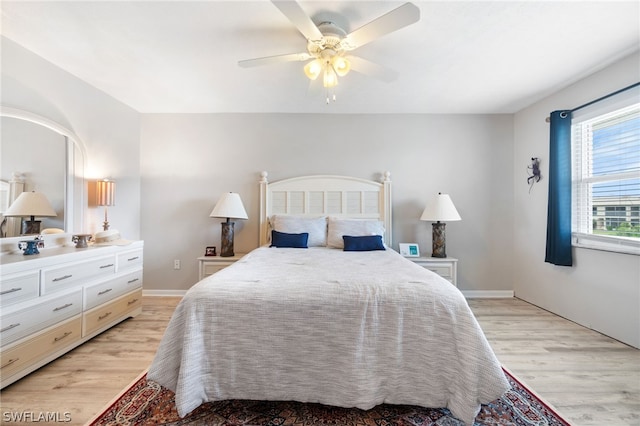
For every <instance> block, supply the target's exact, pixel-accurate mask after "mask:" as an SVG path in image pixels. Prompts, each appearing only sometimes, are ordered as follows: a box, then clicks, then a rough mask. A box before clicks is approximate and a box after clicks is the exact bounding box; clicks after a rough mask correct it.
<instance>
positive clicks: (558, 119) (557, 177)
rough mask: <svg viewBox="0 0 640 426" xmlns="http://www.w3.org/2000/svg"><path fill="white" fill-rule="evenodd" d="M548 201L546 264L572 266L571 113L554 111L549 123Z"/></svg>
mask: <svg viewBox="0 0 640 426" xmlns="http://www.w3.org/2000/svg"><path fill="white" fill-rule="evenodd" d="M550 123H551V124H550V128H551V130H550V140H549V201H548V205H547V250H546V254H545V259H544V260H545V262H548V263H552V264H554V265H560V266H572V265H573V256H572V252H571V111H567V110H564V111H554V112H552V113H551V120H550Z"/></svg>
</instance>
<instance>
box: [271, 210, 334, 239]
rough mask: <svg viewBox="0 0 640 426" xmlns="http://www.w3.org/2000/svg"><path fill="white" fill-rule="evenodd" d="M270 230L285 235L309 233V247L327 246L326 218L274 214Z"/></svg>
mask: <svg viewBox="0 0 640 426" xmlns="http://www.w3.org/2000/svg"><path fill="white" fill-rule="evenodd" d="M270 222H271V228H272V229H274V230H275V231H278V232H286V233H287V234H300V233H302V232H307V233H309V241H308V242H307V244H308V246H309V247H320V246H326V245H327V218H326V217H324V216H322V217H306V216H295V215H284V214H274V215H273V216H271V219H270Z"/></svg>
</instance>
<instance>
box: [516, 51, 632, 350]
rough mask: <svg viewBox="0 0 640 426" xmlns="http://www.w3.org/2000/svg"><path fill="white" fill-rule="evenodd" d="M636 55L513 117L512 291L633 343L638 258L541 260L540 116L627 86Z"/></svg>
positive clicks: (543, 138)
mask: <svg viewBox="0 0 640 426" xmlns="http://www.w3.org/2000/svg"><path fill="white" fill-rule="evenodd" d="M639 77H640V57H639V55H638V54H637V53H636V54H634V55H632V56H629V57H627V58H625V59H624V60H622V61H619V62H618V63H616V64H614V65H613V66H610V67H608V68H606V69H605V70H603V71H600V72H598V73H596V74H594V75H592V76H590V77H588V78H585V79H583V80H581V81H579V82H578V83H576V84H573V85H572V86H570V87H569V88H567V89H564V90H561V91H560V92H558V93H556V94H554V95H553V96H550V97H548V98H546V99H544V100H542V101H540V102H538V103H536V104H535V105H532V106H531V107H529V108H526V109H524V110H522V111H520V112H518V113H517V114H516V115H515V121H514V131H515V146H514V157H513V158H514V160H513V163H514V164H515V167H514V182H515V196H514V199H515V217H516V223H515V228H514V229H515V231H514V242H515V243H514V250H515V252H514V256H513V259H514V261H515V265H514V269H515V276H514V279H513V282H514V284H515V293H516V296H517V297H519V298H522V299H524V300H527V301H529V302H531V303H534V304H536V305H539V306H541V307H543V308H545V309H548V310H550V311H552V312H554V313H557V314H559V315H562V316H564V317H566V318H569V319H571V320H573V321H576V322H577V323H579V324H582V325H585V326H587V327H591V328H593V329H594V330H598V331H600V332H602V333H604V334H607V335H609V336H612V337H614V338H616V339H619V340H621V341H623V342H626V343H629V344H631V345H633V346H635V347H640V258H639V257H638V256H632V255H627V254H617V253H609V252H604V251H596V250H587V249H583V248H574V250H573V255H574V266H573V267H562V266H554V265H551V264H548V263H545V262H544V256H545V238H546V221H547V194H548V180H546V178H547V176H548V167H549V125H548V123H546V122H545V117H548V116H549V113H550V112H551V111H554V110H559V109H572V108H575V107H577V106H580V105H583V104H584V103H586V102H589V101H591V100H593V99H597V98H599V97H601V96H604V95H606V94H608V93H611V92H614V91H616V90H618V89H621V88H623V87H626V86H628V85H630V84H633V83H635V82H637V81H638V80H639ZM531 157H540V159H541V170H542V179H543V180H541V181H540V183H538V184H536V185H535V186H534V188H533V189H532V191H531V193H528V186H527V184H526V173H525V172H526V169H525V167H526V165H527V164H528V163H529V161H530V159H531Z"/></svg>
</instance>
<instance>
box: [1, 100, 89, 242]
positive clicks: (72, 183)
mask: <svg viewBox="0 0 640 426" xmlns="http://www.w3.org/2000/svg"><path fill="white" fill-rule="evenodd" d="M0 117H9V118H16V119H19V120H24V121H28V122H31V123H34V124H38V125H40V126H43V127H45V128H47V129H49V130H52V131H54V132H55V133H58V134H59V135H61V136H63V137H64V140H65V147H64V148H65V157H66V164H65V176H66V178H65V182H64V231H65V233H66V234H72V233H74V232H80V231H82V227H83V217H84V201H85V188H84V186H85V176H84V171H85V169H86V161H87V155H86V148H85V145H84V142H82V140H81V139H80V138H79V137H78V136H77V135H76V134H75V133H73V132H72V131H71V130H69V129H67V128H66V127H64V126H62V125H60V124H58V123H56V122H55V121H53V120H50V119H48V118H46V117H42V116H40V115H37V114H34V113H32V112H28V111H24V110H21V109H17V108H10V107H6V106H0ZM76 150H77V151H76ZM76 153H79V155H80V156H81V157H82V158H80V159H78V158H77V155H76ZM78 160H80V161H81V164H82V170H81V171H80V170H77V168H76V164H77V161H78ZM78 173H81V174H80V175H78ZM78 184H81V188H77V185H78ZM76 195H79V197H80V199H77V197H76ZM23 238H24V237H7V238H2V241H3V242H4V241H11V240H16V241H18V240H20V239H23Z"/></svg>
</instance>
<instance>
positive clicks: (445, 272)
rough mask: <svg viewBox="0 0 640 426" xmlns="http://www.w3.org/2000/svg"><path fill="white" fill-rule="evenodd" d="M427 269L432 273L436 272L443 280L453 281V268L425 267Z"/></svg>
mask: <svg viewBox="0 0 640 426" xmlns="http://www.w3.org/2000/svg"><path fill="white" fill-rule="evenodd" d="M425 268H427V269H428V270H430V271H433V272H435V273H436V274H438V275H440V276H441V277H443V278H446V279H448V280H449V281H451V277H452V276H453V271H452V270H451V267H449V266H432V265H429V266H425Z"/></svg>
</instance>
